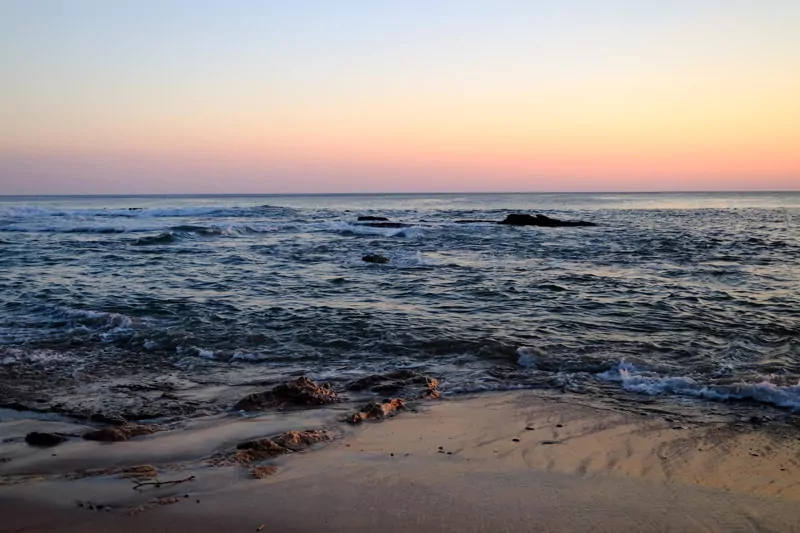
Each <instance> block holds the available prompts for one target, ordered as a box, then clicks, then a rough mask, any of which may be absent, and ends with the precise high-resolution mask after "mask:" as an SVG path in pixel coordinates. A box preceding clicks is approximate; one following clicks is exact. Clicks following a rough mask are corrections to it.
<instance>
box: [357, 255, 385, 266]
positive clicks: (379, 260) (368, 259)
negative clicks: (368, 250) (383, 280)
mask: <svg viewBox="0 0 800 533" xmlns="http://www.w3.org/2000/svg"><path fill="white" fill-rule="evenodd" d="M361 260H362V261H364V262H365V263H376V264H378V265H383V264H385V263H388V262H389V258H388V257H384V256H382V255H381V254H367V255H365V256H364V257H362V258H361Z"/></svg>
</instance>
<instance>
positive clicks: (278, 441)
mask: <svg viewBox="0 0 800 533" xmlns="http://www.w3.org/2000/svg"><path fill="white" fill-rule="evenodd" d="M331 440H333V437H332V436H331V434H330V433H328V432H327V431H325V430H324V429H311V430H304V431H296V430H292V431H287V432H285V433H281V434H279V435H276V436H274V437H264V438H260V439H254V440H249V441H246V442H242V443H241V444H239V445H238V446H236V450H235V451H233V452H227V453H224V454H221V455H217V456H215V457H213V458H212V459H211V462H212V463H213V464H215V465H218V466H222V465H231V464H237V465H242V466H247V465H250V464H252V463H254V462H258V461H265V460H267V459H272V458H273V457H277V456H279V455H284V454H287V453H295V452H302V451H306V450H308V449H309V448H311V447H312V446H314V445H315V444H319V443H322V442H329V441H331Z"/></svg>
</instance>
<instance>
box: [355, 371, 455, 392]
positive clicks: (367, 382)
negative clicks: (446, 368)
mask: <svg viewBox="0 0 800 533" xmlns="http://www.w3.org/2000/svg"><path fill="white" fill-rule="evenodd" d="M346 388H347V390H351V391H361V390H369V391H370V392H375V393H379V394H393V395H402V396H403V397H404V398H427V399H435V398H438V397H439V396H440V395H441V391H439V380H438V379H436V378H432V377H430V376H426V375H424V374H420V373H419V372H415V371H414V370H406V369H401V370H394V371H392V372H387V373H385V374H373V375H371V376H365V377H363V378H360V379H357V380H355V381H351V382H350V383H348V384H347V386H346Z"/></svg>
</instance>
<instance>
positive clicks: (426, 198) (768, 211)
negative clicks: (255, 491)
mask: <svg viewBox="0 0 800 533" xmlns="http://www.w3.org/2000/svg"><path fill="white" fill-rule="evenodd" d="M509 213H542V214H545V215H548V216H551V217H556V218H561V219H570V220H586V221H591V222H595V223H597V226H596V227H565V228H539V227H511V226H503V225H495V224H490V223H483V222H479V223H468V224H458V223H456V220H459V219H486V220H502V219H503V218H504V217H505V216H506V215H507V214H509ZM362 215H373V216H383V217H387V218H389V219H391V220H392V221H398V222H404V223H408V224H409V226H408V227H402V228H378V227H369V226H365V225H360V224H358V223H357V221H356V219H357V217H358V216H362ZM370 253H376V254H382V255H384V256H386V257H387V258H389V259H390V261H389V262H388V263H386V264H370V263H366V262H364V261H362V256H363V255H365V254H370ZM0 302H1V303H0V305H2V313H0V403H2V402H11V401H33V400H31V398H35V397H37V395H38V396H42V398H38V401H40V402H43V403H47V402H50V403H52V402H54V401H55V400H58V399H63V398H69V397H70V395H72V397H73V398H74V397H75V396H76V395H87V394H98V395H103V394H112V393H114V391H117V392H119V391H120V390H122V389H121V388H120V387H122V388H123V389H124V388H125V387H128V388H127V389H126V390H128V391H131V390H134V388H133V385H134V384H136V383H140V384H142V383H144V384H146V383H150V382H152V381H153V380H158V379H162V378H163V377H164V376H168V377H169V379H170V380H171V383H172V384H173V386H174V388H175V389H176V390H177V391H178V392H180V390H181V389H187V390H188V389H190V388H191V387H192V386H194V385H195V384H203V385H204V386H207V387H210V386H217V387H226V386H235V385H239V384H242V383H251V382H255V381H258V380H262V381H270V380H277V379H281V378H285V377H286V376H291V375H299V374H308V375H309V376H311V377H312V378H314V379H318V380H322V381H330V382H333V383H334V384H335V383H337V382H343V381H345V380H350V379H353V378H357V377H359V376H363V375H367V374H374V373H377V372H381V371H384V370H387V369H393V368H413V369H417V370H419V371H421V372H424V373H426V374H429V375H433V376H436V377H438V378H440V379H441V380H442V382H443V383H442V389H443V391H444V392H445V394H458V393H463V392H475V391H483V390H501V389H511V388H531V387H552V388H561V389H564V390H570V391H578V392H585V393H587V394H602V395H608V394H612V395H613V394H615V393H617V392H618V391H628V392H631V391H632V392H636V393H641V394H650V395H655V394H659V395H678V396H685V397H691V398H700V399H704V400H709V401H718V400H726V399H742V400H753V401H757V402H763V403H768V404H773V405H776V406H782V407H789V408H800V385H798V383H800V193H692V194H688V193H687V194H677V193H675V194H672V193H671V194H666V193H664V194H425V195H423V194H419V195H400V194H397V195H394V194H392V195H389V194H387V195H377V194H376V195H297V196H124V197H89V196H87V197H0ZM142 386H143V387H144V385H142ZM142 390H144V389H142Z"/></svg>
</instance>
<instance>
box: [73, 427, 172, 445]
mask: <svg viewBox="0 0 800 533" xmlns="http://www.w3.org/2000/svg"><path fill="white" fill-rule="evenodd" d="M158 429H159V428H158V426H152V425H143V424H123V425H121V426H117V427H111V428H103V429H98V430H96V431H90V432H89V433H86V434H84V435H83V438H84V439H86V440H95V441H100V442H121V441H125V440H128V439H132V438H133V437H138V436H140V435H150V434H152V433H155V432H156V431H158Z"/></svg>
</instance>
